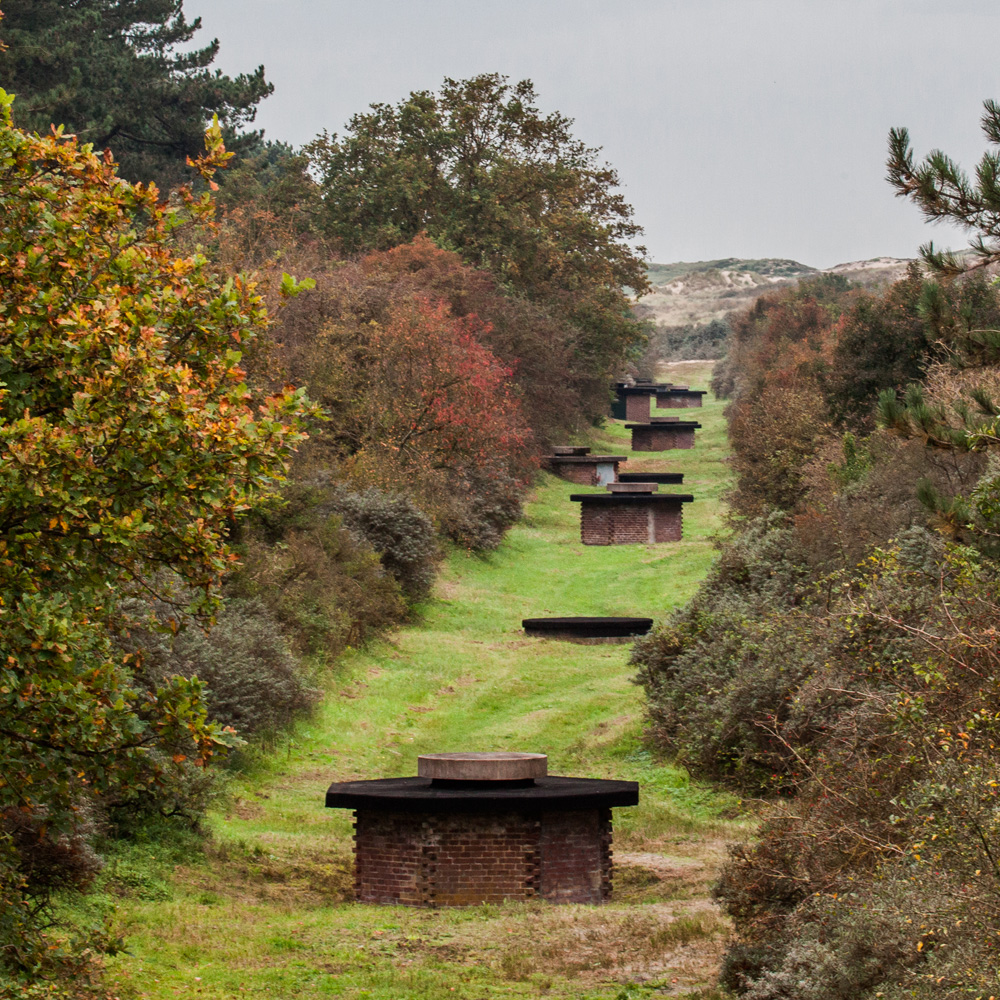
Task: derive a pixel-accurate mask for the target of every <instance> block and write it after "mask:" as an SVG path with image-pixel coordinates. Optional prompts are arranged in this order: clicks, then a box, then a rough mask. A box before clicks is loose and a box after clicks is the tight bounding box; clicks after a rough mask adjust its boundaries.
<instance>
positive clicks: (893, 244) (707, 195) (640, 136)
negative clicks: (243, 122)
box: [185, 0, 1000, 267]
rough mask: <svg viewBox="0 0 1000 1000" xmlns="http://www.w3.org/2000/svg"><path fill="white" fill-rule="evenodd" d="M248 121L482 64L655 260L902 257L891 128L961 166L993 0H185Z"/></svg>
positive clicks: (994, 62)
mask: <svg viewBox="0 0 1000 1000" xmlns="http://www.w3.org/2000/svg"><path fill="white" fill-rule="evenodd" d="M185 12H186V13H187V15H188V18H189V19H193V17H194V16H196V15H200V16H201V17H202V21H203V30H202V32H201V33H200V35H199V36H198V40H199V41H201V42H202V43H203V44H204V42H206V41H208V40H209V39H210V38H212V37H218V39H219V40H220V42H221V46H222V48H221V52H220V55H219V58H218V60H217V62H216V66H218V67H219V68H221V69H222V70H224V71H225V72H226V73H229V74H230V75H232V74H235V73H237V72H241V71H245V70H250V69H253V68H255V67H256V66H257V65H259V64H260V63H263V64H264V66H265V67H266V70H267V77H268V79H269V80H270V81H271V82H272V83H273V84H274V85H275V92H274V94H273V95H272V96H271V97H270V98H268V99H267V100H266V101H265V102H264V103H263V104H262V105H261V107H260V111H259V113H258V119H257V122H258V124H259V125H260V126H262V127H263V128H264V129H265V130H266V133H267V135H268V137H269V138H272V139H282V140H285V141H287V142H290V143H293V144H295V145H300V144H302V143H304V142H307V141H309V140H310V139H311V138H313V136H315V135H316V134H317V133H318V132H319V131H321V130H322V129H327V130H329V131H339V130H341V129H342V128H343V126H344V124H345V123H346V121H347V120H348V119H349V118H350V116H351V115H352V114H354V113H355V112H358V111H362V110H364V109H365V108H366V107H367V106H368V105H369V104H371V103H372V102H376V101H385V102H390V103H395V102H397V101H399V100H400V99H402V98H403V97H404V96H405V95H406V94H407V93H409V92H410V91H411V90H421V89H429V90H433V89H436V88H437V87H438V86H439V85H440V83H441V81H442V79H443V78H444V77H446V76H450V77H454V78H464V77H469V76H473V75H475V74H477V73H483V72H494V71H498V72H501V73H505V74H507V75H508V76H510V77H511V79H512V80H516V79H522V78H525V77H527V78H529V79H531V80H533V81H534V83H535V87H536V89H537V92H538V95H539V104H540V107H541V110H542V111H545V112H548V111H560V112H562V113H563V114H564V115H567V116H568V117H570V118H573V119H575V123H576V124H575V134H576V136H577V137H578V138H579V139H581V140H583V141H585V142H586V143H588V144H589V145H592V146H600V147H602V148H603V156H604V158H605V159H606V160H607V161H608V162H610V163H611V164H612V165H613V166H615V167H616V168H617V169H618V171H619V174H620V175H621V180H622V184H623V188H624V192H625V195H626V197H627V198H628V199H629V201H630V202H631V203H632V205H633V206H634V207H635V210H636V216H637V219H638V221H639V222H640V223H641V225H642V226H643V227H644V228H645V230H646V233H645V237H644V242H645V244H646V246H647V247H648V250H649V256H650V258H651V259H652V260H654V261H661V262H667V261H675V260H707V259H714V258H717V257H730V256H731V257H790V258H793V259H795V260H798V261H801V262H802V263H805V264H811V265H813V266H815V267H828V266H830V265H833V264H837V263H841V262H845V261H850V260H859V259H863V258H868V257H876V256H881V255H889V256H894V257H909V256H913V255H915V253H916V251H917V248H918V246H919V245H920V244H921V243H922V242H925V241H926V240H927V239H929V238H933V239H934V240H935V241H936V242H938V243H944V244H950V245H953V246H962V245H964V239H963V238H962V236H961V234H959V233H957V232H955V231H952V230H949V229H945V228H942V227H940V226H936V227H930V226H927V225H925V224H924V223H923V222H922V221H921V218H920V215H919V212H918V211H917V209H916V208H915V207H914V206H913V205H911V204H909V203H907V202H905V201H902V200H900V199H897V198H895V197H894V194H893V191H892V189H891V188H890V187H889V185H888V184H887V183H886V182H885V180H884V176H885V154H886V136H887V133H888V131H889V128H890V127H891V126H893V125H905V126H907V127H908V128H909V129H910V133H911V136H912V138H913V141H914V144H915V146H916V149H917V151H918V152H919V153H920V154H921V156H922V155H923V154H925V153H927V152H928V151H929V150H931V149H932V148H935V147H937V148H941V149H944V150H945V151H946V152H948V153H949V154H950V155H952V156H953V157H955V158H956V159H958V160H959V162H961V163H962V164H963V165H964V166H966V167H967V168H970V169H971V168H972V167H973V166H974V164H975V162H976V161H977V160H978V158H979V156H980V155H981V153H982V151H983V149H984V139H983V137H982V133H981V131H980V128H979V116H980V114H981V112H982V102H983V100H984V99H985V98H987V97H994V98H998V99H1000V80H998V68H997V67H998V65H1000V63H998V59H997V50H998V43H1000V3H997V0H939V2H929V0H928V2H925V0H894V2H890V0H617V2H615V3H611V2H607V0H351V2H345V0H186V3H185Z"/></svg>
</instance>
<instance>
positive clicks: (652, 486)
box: [607, 483, 660, 493]
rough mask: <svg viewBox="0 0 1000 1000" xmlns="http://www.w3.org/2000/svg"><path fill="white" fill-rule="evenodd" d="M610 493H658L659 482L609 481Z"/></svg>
mask: <svg viewBox="0 0 1000 1000" xmlns="http://www.w3.org/2000/svg"><path fill="white" fill-rule="evenodd" d="M607 485H608V492H609V493H656V491H657V490H659V488H660V484H659V483H608V484H607Z"/></svg>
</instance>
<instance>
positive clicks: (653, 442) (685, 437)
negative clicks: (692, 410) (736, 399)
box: [625, 417, 701, 451]
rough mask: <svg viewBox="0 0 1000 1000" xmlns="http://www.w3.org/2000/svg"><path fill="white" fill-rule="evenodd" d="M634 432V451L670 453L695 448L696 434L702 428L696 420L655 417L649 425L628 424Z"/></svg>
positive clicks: (628, 427) (629, 428)
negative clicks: (676, 449) (672, 450)
mask: <svg viewBox="0 0 1000 1000" xmlns="http://www.w3.org/2000/svg"><path fill="white" fill-rule="evenodd" d="M625 427H626V428H627V429H628V430H630V431H631V432H632V450H633V451H669V450H670V449H671V448H693V447H694V432H695V431H696V430H698V429H699V428H700V427H701V424H699V423H698V422H697V421H696V420H680V419H678V418H677V417H653V418H652V420H650V421H649V422H648V423H643V424H626V425H625Z"/></svg>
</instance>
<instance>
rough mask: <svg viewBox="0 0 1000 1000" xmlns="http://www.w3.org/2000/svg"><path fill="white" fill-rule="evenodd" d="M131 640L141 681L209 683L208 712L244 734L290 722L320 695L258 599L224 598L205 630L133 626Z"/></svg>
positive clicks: (261, 732) (194, 626)
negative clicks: (175, 678) (186, 679)
mask: <svg viewBox="0 0 1000 1000" xmlns="http://www.w3.org/2000/svg"><path fill="white" fill-rule="evenodd" d="M163 615H165V612H161V617H162V616H163ZM129 645H130V646H131V648H132V649H133V650H135V651H136V652H138V651H140V650H141V668H140V670H139V672H138V680H139V681H140V683H142V684H143V686H145V687H146V688H148V689H149V690H151V691H155V690H156V689H157V688H158V687H161V686H162V685H163V684H164V683H165V682H166V681H167V680H168V679H169V678H170V677H171V676H173V675H175V674H179V675H180V676H182V677H198V678H199V679H200V680H202V681H204V682H205V684H206V685H207V690H206V692H205V700H206V704H207V706H208V714H209V718H211V719H214V720H215V721H217V722H219V723H221V724H222V725H224V726H232V727H233V728H234V729H235V730H236V731H237V733H238V734H239V735H240V736H242V737H251V736H259V735H268V734H272V733H274V732H275V731H277V730H278V729H281V728H282V727H285V726H288V725H289V724H290V723H291V722H292V721H293V720H294V719H295V717H296V716H298V715H301V714H303V713H305V712H307V711H309V709H310V708H312V706H313V705H314V704H315V702H316V699H317V698H318V697H319V692H318V691H317V690H315V689H314V688H312V687H310V686H309V684H308V683H307V682H306V679H305V677H304V676H303V674H302V671H301V670H300V668H299V665H298V663H297V661H296V659H295V657H294V656H293V655H292V653H291V651H290V650H289V648H288V646H287V645H286V643H285V640H284V638H283V636H282V632H281V627H280V624H279V622H278V620H277V619H276V617H275V616H274V614H273V613H272V611H271V610H270V609H269V608H268V607H267V605H265V604H264V603H263V601H261V600H259V599H250V600H230V601H228V602H227V603H226V605H225V606H224V608H223V609H222V611H221V612H220V613H219V615H218V620H217V621H216V623H215V625H214V626H213V627H212V629H211V630H210V631H208V632H205V631H204V630H203V629H201V628H199V627H198V625H197V624H195V623H191V624H189V625H188V627H187V628H184V629H181V630H180V631H178V632H176V633H174V632H173V631H171V630H165V631H150V630H143V629H133V630H132V632H131V634H130V637H129Z"/></svg>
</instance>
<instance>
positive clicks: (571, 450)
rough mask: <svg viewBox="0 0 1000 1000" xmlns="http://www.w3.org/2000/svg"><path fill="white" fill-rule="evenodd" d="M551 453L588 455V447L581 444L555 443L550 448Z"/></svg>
mask: <svg viewBox="0 0 1000 1000" xmlns="http://www.w3.org/2000/svg"><path fill="white" fill-rule="evenodd" d="M552 454H553V455H589V454H590V449H589V448H586V447H584V446H583V445H575V444H557V445H555V446H554V447H553V449H552Z"/></svg>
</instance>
